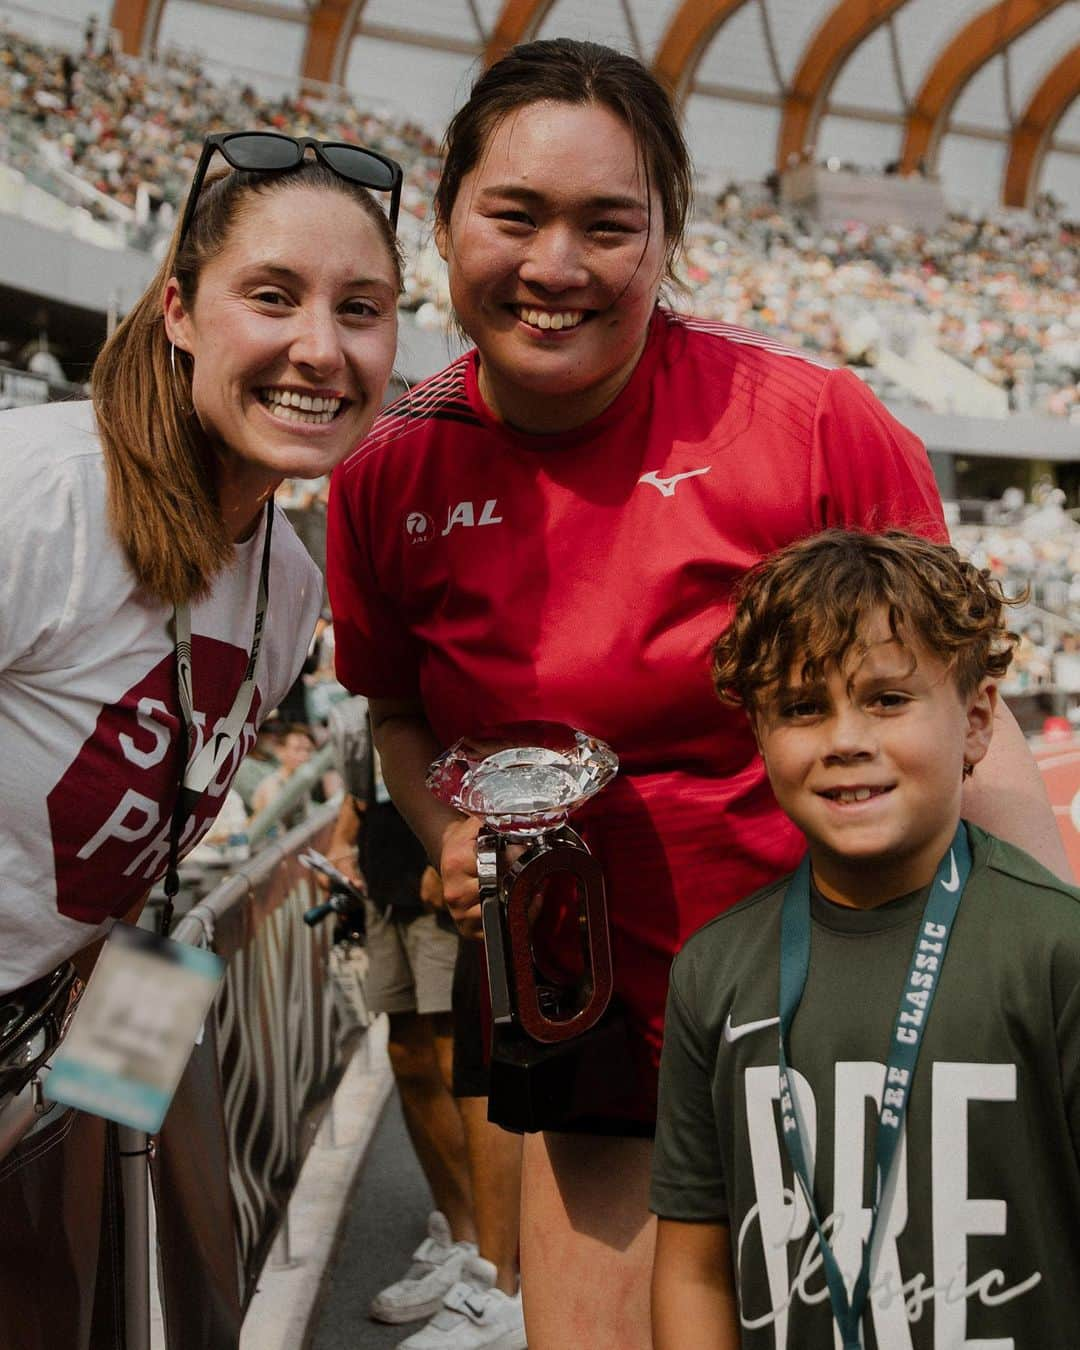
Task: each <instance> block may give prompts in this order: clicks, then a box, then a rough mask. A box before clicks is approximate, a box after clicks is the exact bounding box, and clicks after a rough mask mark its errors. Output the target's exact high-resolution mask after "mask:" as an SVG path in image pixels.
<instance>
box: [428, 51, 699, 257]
mask: <svg viewBox="0 0 1080 1350" xmlns="http://www.w3.org/2000/svg"><path fill="white" fill-rule="evenodd" d="M541 102H547V103H576V104H581V103H597V104H600V105H602V106H604V107H606V108H609V109H610V110H611V111H612V112H613V113H615V115H616V116H617V117H620V118H621V119H622V120H623V121H624V122H625V123H626V125H627V126H628V127H629V128H630V131H631V133H632V134H633V137H634V141H635V142H636V144H637V146H638V149H639V151H640V152H641V157H642V160H643V162H644V166H645V172H646V176H647V183H648V185H649V186H650V187H651V186H655V187H656V190H657V192H658V193H659V196H660V202H661V207H662V210H663V215H664V236H665V241H666V250H665V259H666V266H667V273H668V276H669V278H671V279H674V273H673V265H674V260H675V258H676V256H677V254H678V252H679V250H680V248H681V247H682V244H683V237H684V234H685V231H686V222H687V219H688V217H689V214H690V208H691V206H692V204H693V191H694V186H693V169H692V168H691V164H690V152H689V150H688V149H687V146H686V141H685V140H684V139H683V134H682V130H681V129H680V127H679V120H678V117H677V116H676V114H675V109H674V108H673V107H672V104H671V99H670V97H669V96H668V93H667V90H666V89H665V88H664V86H663V85H662V84H661V83H660V82H659V81H658V80H657V79H656V78H655V76H653V75H652V74H651V73H650V72H649V71H648V70H647V69H646V68H645V67H644V66H643V65H642V64H641V62H640V61H637V60H635V58H634V57H632V56H627V55H626V54H625V53H623V52H618V51H615V50H614V49H613V48H611V47H604V46H601V45H600V44H599V43H596V42H579V41H576V40H575V39H573V38H553V39H551V40H548V41H543V42H525V43H522V44H521V45H520V46H517V47H513V48H511V50H510V51H509V52H508V53H507V54H506V55H505V56H504V57H502V58H501V60H499V61H496V62H495V63H494V65H492V66H489V67H488V69H487V70H485V71H484V72H483V74H482V75H480V76H479V77H478V79H477V80H476V83H475V84H474V85H473V87H472V92H471V94H470V95H469V99H468V102H467V103H465V105H464V106H463V107H461V108H459V109H458V111H457V112H456V113H455V114H454V117H453V119H452V120H451V122H450V125H449V127H447V130H446V137H445V139H444V141H443V155H444V161H443V171H442V176H441V178H440V179H439V185H438V187H437V188H436V190H435V218H436V220H437V221H438V222H439V224H440V225H442V226H443V227H444V228H447V227H449V224H450V213H451V211H452V210H453V208H454V202H455V201H456V199H457V195H458V191H459V189H460V187H461V183H462V180H463V179H464V177H465V175H466V174H468V173H470V172H471V171H472V170H473V169H474V168H475V167H476V165H477V163H478V162H479V160H480V157H481V156H482V154H483V152H484V147H485V146H486V145H487V142H488V138H489V137H490V136H491V134H492V132H493V131H494V130H495V128H496V127H497V126H498V125H499V123H500V122H501V121H502V120H503V119H504V118H505V117H507V116H508V115H509V114H510V113H512V112H514V111H515V110H516V109H518V108H524V107H527V106H529V105H530V104H532V103H541Z"/></svg>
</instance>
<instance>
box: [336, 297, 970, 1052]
mask: <svg viewBox="0 0 1080 1350" xmlns="http://www.w3.org/2000/svg"><path fill="white" fill-rule="evenodd" d="M830 525H854V526H863V527H868V528H875V529H877V528H885V527H888V526H897V525H902V526H906V527H908V528H911V529H914V530H917V531H919V532H921V533H924V534H927V535H929V536H931V537H933V538H936V539H944V538H945V537H946V532H945V527H944V523H943V519H942V514H941V506H940V502H939V499H938V494H937V490H936V487H935V485H934V479H933V476H932V474H931V471H930V465H929V462H928V461H927V457H926V453H925V451H924V449H923V447H922V445H921V443H920V442H919V441H918V440H917V439H916V437H915V436H913V435H912V434H911V433H910V432H908V431H907V430H905V428H904V427H902V426H901V425H900V424H899V423H898V422H896V421H895V420H894V419H893V418H892V417H891V416H890V414H889V413H888V412H886V410H885V409H884V408H883V407H882V406H881V404H880V403H878V402H877V400H876V399H875V398H874V397H873V396H872V395H871V394H870V393H869V392H868V391H867V390H866V389H865V388H864V386H863V385H862V384H861V383H860V382H859V380H858V379H857V378H856V377H855V376H854V375H852V374H851V373H850V372H848V371H844V370H834V369H831V368H828V367H825V366H822V365H820V364H818V363H817V362H815V361H812V360H809V359H807V358H806V357H804V356H802V355H801V354H799V353H798V352H795V351H792V350H789V349H787V348H784V347H781V346H779V345H778V344H776V343H774V342H772V341H771V340H769V339H768V338H765V337H763V336H762V335H761V334H758V333H753V332H750V331H748V330H745V329H738V328H730V327H727V326H725V325H722V324H715V323H707V322H703V321H700V320H697V319H693V318H685V317H677V316H675V315H673V314H671V313H670V312H668V311H665V310H661V309H658V310H657V312H656V314H655V316H654V318H653V320H652V324H651V328H650V333H649V339H648V343H647V345H646V348H645V352H644V354H643V355H642V358H641V361H640V362H639V364H638V367H637V369H636V370H635V372H634V374H633V376H632V377H631V379H630V381H629V383H628V384H627V385H626V387H625V388H624V389H623V390H622V392H621V393H620V394H619V396H618V398H617V399H616V400H615V402H614V403H613V404H611V406H610V407H608V408H607V409H606V410H605V411H604V412H603V413H601V415H600V416H599V417H597V418H595V419H594V420H593V421H591V422H589V423H588V424H587V425H585V426H583V427H579V428H577V429H575V430H574V431H571V432H566V433H562V434H558V435H551V436H530V435H523V434H521V433H519V432H516V431H513V430H512V429H510V428H508V427H507V426H506V425H505V424H503V423H500V422H498V421H496V420H495V418H494V417H493V416H492V415H491V413H490V411H489V410H488V409H487V407H486V405H485V404H484V401H483V399H482V398H481V395H480V392H479V389H478V387H477V354H476V353H475V352H470V353H467V354H466V355H464V356H463V357H461V358H460V359H459V360H457V361H455V362H454V363H453V364H452V365H450V366H449V367H447V369H446V370H444V371H442V372H441V373H440V374H438V375H435V376H433V377H432V378H431V379H430V380H427V381H426V382H425V383H423V384H421V385H419V386H418V387H416V388H414V389H413V390H411V391H410V392H409V393H408V394H406V395H405V396H404V397H403V398H401V399H399V400H398V401H397V402H396V403H395V404H393V405H392V406H391V407H390V408H388V409H387V410H386V412H385V413H384V414H383V415H382V416H381V417H380V418H379V420H378V421H377V422H376V424H375V426H374V428H373V430H372V432H371V434H370V435H369V436H368V438H367V440H366V441H365V442H364V443H363V444H362V445H361V446H360V447H359V448H358V449H357V450H356V451H355V452H354V454H353V455H352V456H351V457H350V458H349V459H348V460H346V461H345V463H343V464H342V465H341V466H340V467H339V469H338V470H337V471H336V473H335V475H334V481H333V486H332V491H331V499H330V528H329V539H328V546H327V564H328V581H329V587H330V596H331V600H332V604H333V611H334V631H335V637H336V643H337V663H338V673H339V676H340V678H341V680H342V681H343V683H344V684H346V685H347V686H348V687H349V688H350V689H353V690H356V691H358V692H361V693H364V694H367V695H369V696H371V697H386V698H396V697H412V696H419V697H420V699H421V700H422V702H423V706H424V708H425V709H426V711H427V715H428V718H429V720H430V722H431V725H432V727H433V729H434V731H435V735H436V736H437V737H438V739H439V740H440V741H441V742H442V743H443V744H447V745H448V744H450V743H451V742H452V741H454V740H455V739H456V738H457V737H458V736H461V735H464V734H466V733H475V732H477V731H479V730H482V729H483V728H484V727H490V726H493V725H495V724H497V723H499V722H510V721H520V720H524V719H534V718H542V719H551V720H554V721H560V722H568V723H570V724H571V725H574V726H578V727H581V728H583V729H584V730H586V731H589V732H591V733H593V734H595V735H597V736H600V737H602V738H603V739H604V740H606V741H608V742H610V744H611V745H612V746H613V748H614V749H615V751H616V752H617V753H618V755H619V760H620V772H619V776H618V777H617V779H616V780H615V782H614V783H613V784H612V785H611V786H610V787H608V788H607V789H605V791H604V792H603V793H601V794H600V796H599V797H598V798H596V799H595V800H594V802H592V803H591V804H590V805H589V807H588V808H587V809H586V810H585V811H583V812H582V813H581V814H580V815H578V816H577V817H575V824H576V825H578V827H579V828H581V830H582V833H583V835H584V837H585V838H586V840H587V841H588V843H589V845H590V847H591V848H592V850H593V852H594V853H595V854H596V855H597V856H598V857H599V859H600V862H601V864H602V866H603V869H604V874H605V877H606V880H607V888H608V904H609V908H610V912H611V917H612V928H613V933H614V940H615V964H616V984H617V989H618V991H619V992H620V993H621V995H622V997H623V1000H624V1002H625V1003H626V1005H627V1006H628V1008H629V1011H630V1014H631V1018H632V1020H633V1023H634V1025H635V1027H636V1028H637V1030H638V1031H640V1032H641V1033H642V1034H643V1035H644V1036H645V1039H646V1041H647V1043H648V1046H649V1050H650V1058H651V1059H653V1060H654V1061H655V1060H656V1058H657V1057H658V1053H659V1045H660V1033H661V1029H662V1023H663V1011H664V999H665V993H666V989H667V977H668V968H669V966H670V963H671V959H672V956H673V955H674V953H675V952H676V951H677V950H678V949H679V947H680V946H681V944H682V942H683V941H684V939H685V938H686V937H688V936H689V934H690V933H692V932H694V930H695V929H697V928H699V927H700V926H701V924H703V923H704V922H705V921H706V920H707V919H709V918H711V917H712V916H713V915H715V914H717V913H719V912H720V911H721V910H723V909H725V908H727V907H728V906H729V905H731V904H733V903H734V902H735V901H736V900H739V899H741V898H742V897H743V896H745V895H747V894H749V893H750V892H751V891H753V890H754V889H756V888H757V887H758V886H761V885H763V884H764V883H766V882H767V881H769V880H772V879H774V878H775V877H777V876H779V875H782V874H783V873H784V872H785V871H788V870H790V869H791V868H792V867H793V866H794V864H795V862H796V860H797V859H798V857H799V855H800V853H801V851H802V844H801V842H800V840H801V836H800V835H799V834H798V833H797V831H796V830H795V828H794V826H793V825H791V824H790V822H789V821H788V820H787V819H786V817H784V816H783V815H782V814H781V813H780V811H779V809H778V808H777V806H776V804H775V802H774V801H773V798H772V794H771V792H770V790H769V786H768V783H767V781H766V778H765V771H764V766H763V765H762V762H761V759H760V757H759V756H758V755H757V753H756V750H755V747H754V742H753V738H752V736H751V733H750V729H749V725H748V723H747V720H746V718H745V716H744V714H743V713H742V712H740V711H738V710H733V709H731V708H727V707H725V706H723V705H722V704H720V703H719V702H718V701H717V699H716V697H715V696H714V694H713V691H712V687H711V684H710V679H709V657H710V649H711V646H712V643H713V641H714V640H715V638H716V636H717V634H718V633H719V632H720V631H721V630H722V629H723V628H724V627H725V625H726V624H727V623H728V621H729V619H730V612H731V606H730V600H729V597H730V594H731V589H732V585H733V583H734V582H735V581H736V580H737V578H738V577H739V576H741V574H742V573H743V572H744V571H745V570H746V569H747V568H748V567H749V566H751V565H752V564H753V563H754V562H756V561H757V560H758V559H759V558H761V557H762V556H763V555H765V554H768V553H771V552H773V551H774V550H776V549H778V548H780V547H781V546H783V545H785V544H787V543H790V542H791V541H792V540H795V539H798V538H800V537H802V536H805V535H809V534H813V533H815V532H816V531H818V530H820V529H823V528H825V527H826V526H830Z"/></svg>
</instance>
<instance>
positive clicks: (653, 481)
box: [638, 464, 712, 497]
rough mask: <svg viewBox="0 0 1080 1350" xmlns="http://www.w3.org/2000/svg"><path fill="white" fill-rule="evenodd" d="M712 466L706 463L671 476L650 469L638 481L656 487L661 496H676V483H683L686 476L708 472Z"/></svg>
mask: <svg viewBox="0 0 1080 1350" xmlns="http://www.w3.org/2000/svg"><path fill="white" fill-rule="evenodd" d="M711 468H712V465H711V464H706V465H705V467H704V468H703V469H687V471H686V472H685V473H673V474H672V475H671V477H670V478H661V477H660V475H659V474H658V473H657V472H656V470H655V469H650V470H649V472H648V473H643V474H642V475H641V477H640V478H639V479H638V482H639V483H648V484H649V486H650V487H654V488H656V490H657V492H659V493H660V495H661V497H674V496H675V487H676V484H678V483H681V482H682V480H683V479H684V478H697V477H698V476H699V475H700V474H703V473H708V472H709V470H710V469H711Z"/></svg>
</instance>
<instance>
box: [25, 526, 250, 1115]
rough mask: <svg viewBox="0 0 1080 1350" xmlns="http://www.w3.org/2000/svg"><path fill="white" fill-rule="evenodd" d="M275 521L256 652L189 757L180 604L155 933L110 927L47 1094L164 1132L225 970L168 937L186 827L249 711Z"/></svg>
mask: <svg viewBox="0 0 1080 1350" xmlns="http://www.w3.org/2000/svg"><path fill="white" fill-rule="evenodd" d="M272 522H273V503H272V502H268V503H267V510H266V532H265V536H264V542H263V554H262V565H261V569H260V574H259V593H258V601H257V604H256V609H255V623H254V630H253V633H252V639H251V654H250V656H249V658H248V663H247V667H246V669H245V672H244V678H243V680H242V681H241V684H240V687H239V689H238V690H237V692H236V696H235V698H234V700H233V705H232V707H231V709H230V710H229V712H228V713H227V715H226V717H225V719H224V721H223V722H221V723H220V724H219V725H218V726H217V728H216V729H215V731H214V732H213V734H212V735H208V736H207V738H206V742H205V743H204V745H203V746H202V747H201V749H200V750H199V753H198V754H197V755H196V756H195V758H194V759H193V760H191V761H190V762H189V760H188V744H189V736H190V729H191V728H192V727H193V726H194V725H195V708H194V702H193V698H192V670H191V613H190V610H189V608H188V606H187V605H178V606H177V607H176V610H175V618H174V622H175V632H176V681H177V689H178V696H179V703H180V737H179V746H178V753H177V765H178V769H177V785H176V802H175V805H174V807H173V813H172V821H171V825H170V830H169V857H168V863H167V866H166V872H165V883H164V884H165V904H164V906H163V908H162V914H161V923H160V928H159V932H158V933H157V934H154V933H151V932H148V931H147V930H146V929H143V928H134V927H132V926H130V925H128V924H116V925H115V926H114V927H113V929H112V932H111V933H110V934H109V937H108V940H107V941H106V943H105V944H104V946H103V948H102V950H101V954H100V956H99V957H98V960H97V963H96V965H95V967H94V971H93V974H92V975H91V977H90V979H89V981H88V982H87V985H86V990H85V992H84V994H83V996H82V1000H81V1002H80V1004H79V1007H78V1010H77V1012H76V1014H75V1016H74V1017H73V1018H72V1021H71V1026H70V1028H69V1030H68V1033H67V1035H66V1037H65V1038H64V1041H63V1043H62V1044H61V1046H60V1049H59V1051H58V1052H57V1054H56V1057H55V1058H54V1060H53V1063H52V1071H51V1072H50V1074H49V1076H48V1079H47V1080H46V1084H45V1095H46V1096H47V1097H49V1098H51V1099H52V1100H53V1101H57V1102H62V1103H64V1104H65V1105H67V1106H74V1107H78V1108H79V1109H81V1110H84V1111H89V1112H91V1113H92V1114H94V1115H100V1116H105V1117H106V1118H108V1119H110V1120H115V1121H118V1122H119V1123H120V1124H122V1125H128V1126H131V1127H132V1128H133V1129H136V1130H143V1131H145V1132H146V1133H147V1134H155V1133H156V1132H157V1131H158V1130H159V1129H160V1128H161V1124H162V1121H163V1120H164V1119H165V1113H166V1111H167V1110H168V1108H169V1103H170V1102H171V1101H172V1098H173V1093H174V1092H175V1091H176V1087H177V1084H178V1083H179V1081H180V1077H181V1075H182V1074H183V1072H184V1068H185V1066H186V1065H187V1062H188V1059H189V1058H190V1056H191V1051H192V1049H193V1047H194V1046H195V1044H196V1042H197V1040H198V1038H199V1035H200V1029H201V1027H202V1025H203V1021H204V1019H205V1017H206V1014H207V1012H208V1011H209V1009H210V1005H211V1003H212V1002H213V1000H214V995H215V994H216V993H217V989H218V985H219V984H220V982H221V976H222V974H223V972H224V969H225V967H224V962H223V961H222V960H221V958H220V957H219V956H217V955H215V953H213V952H211V951H207V950H205V949H204V948H201V947H192V946H189V945H187V944H186V943H181V942H172V941H170V940H169V938H168V932H169V928H170V926H171V923H172V912H173V900H174V897H175V896H176V893H177V891H178V890H179V887H180V878H179V873H178V865H179V858H180V841H181V838H182V835H183V830H184V826H185V824H186V822H187V820H188V818H189V817H190V815H191V813H192V811H193V810H194V809H195V807H196V806H197V805H198V802H199V800H200V798H201V797H202V794H203V793H204V792H205V791H206V789H207V788H208V787H209V786H210V784H211V783H213V782H214V780H215V779H216V777H217V776H218V774H219V773H220V772H221V769H222V768H223V766H224V765H225V763H226V761H227V760H228V759H229V757H230V756H231V755H232V753H233V750H234V748H235V746H236V743H237V741H238V739H239V737H240V734H241V732H242V730H243V726H244V723H245V721H246V720H247V716H248V713H249V712H250V711H251V703H252V699H253V697H254V694H255V672H256V667H257V665H258V659H259V648H260V646H261V642H262V628H263V621H264V619H265V617H266V607H267V603H268V599H269V577H270V537H271V527H272Z"/></svg>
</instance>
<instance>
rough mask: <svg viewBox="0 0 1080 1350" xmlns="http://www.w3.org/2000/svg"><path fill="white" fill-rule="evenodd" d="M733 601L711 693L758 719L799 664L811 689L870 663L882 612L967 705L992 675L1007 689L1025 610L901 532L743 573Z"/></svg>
mask: <svg viewBox="0 0 1080 1350" xmlns="http://www.w3.org/2000/svg"><path fill="white" fill-rule="evenodd" d="M734 599H735V613H734V617H733V619H732V622H731V626H730V627H729V628H727V629H726V630H725V631H724V632H723V633H721V635H720V637H719V638H717V640H716V644H715V646H714V647H713V667H712V674H713V685H714V687H715V689H716V692H717V694H718V696H719V697H720V699H721V700H722V701H723V702H725V703H730V704H735V705H741V706H743V707H745V708H746V709H747V710H748V711H750V712H751V713H752V712H754V711H755V709H756V708H757V707H758V706H759V705H760V703H761V700H762V695H763V694H764V693H765V691H767V690H772V689H774V688H776V687H778V686H779V685H781V684H782V683H783V682H786V681H787V679H788V678H789V676H790V675H791V673H792V671H793V670H794V668H795V667H796V664H797V663H799V662H801V666H800V667H799V669H800V674H801V679H802V681H803V682H804V683H806V684H812V683H816V682H818V681H819V680H821V679H823V678H824V675H825V668H826V666H828V665H830V664H832V663H838V664H843V663H844V661H845V660H846V658H848V657H849V656H854V657H856V658H859V657H862V656H864V655H865V654H866V652H867V651H868V649H869V643H868V642H867V640H866V637H865V634H866V631H867V627H868V624H869V621H870V619H871V618H872V616H873V615H874V614H875V613H876V612H878V611H880V610H884V611H885V612H886V614H887V615H888V621H889V630H890V632H891V633H892V636H893V638H894V639H895V640H896V641H897V642H898V643H900V645H901V646H905V647H908V648H909V650H910V644H911V642H912V641H913V640H915V641H918V642H920V643H922V645H923V646H924V647H926V648H927V649H928V650H929V651H931V652H934V653H936V654H937V655H938V656H939V657H940V658H941V660H942V661H944V662H945V664H946V666H947V667H948V669H949V671H950V673H951V675H952V678H953V680H954V682H955V684H956V687H957V690H958V691H959V693H960V695H961V697H967V695H968V694H970V693H972V692H974V690H975V689H977V688H978V686H979V684H980V683H981V681H982V680H983V679H985V678H986V677H987V676H989V677H991V678H993V679H1000V678H1001V676H1002V675H1004V674H1005V671H1006V670H1007V669H1008V666H1009V662H1010V661H1011V660H1012V649H1013V646H1014V645H1015V643H1016V641H1017V638H1016V637H1015V635H1014V634H1012V633H1010V632H1008V631H1007V629H1006V627H1005V606H1007V605H1013V604H1017V603H1020V601H1018V600H1011V599H1009V598H1008V597H1007V596H1006V595H1005V594H1004V593H1003V591H1002V589H1001V586H1000V584H999V583H998V582H997V581H995V580H994V578H993V577H991V576H990V574H989V572H988V571H986V570H985V569H984V570H982V571H980V570H979V569H978V568H977V567H975V566H974V565H973V564H972V563H969V562H967V561H965V560H964V559H963V558H961V556H960V554H959V553H957V551H956V549H954V548H952V547H951V546H949V545H947V544H934V543H931V542H930V541H929V540H928V539H922V538H920V537H919V536H918V535H914V534H909V533H908V532H907V531H905V530H887V531H885V532H883V533H881V534H868V533H865V532H863V531H858V530H825V531H824V532H823V533H821V534H817V535H814V536H813V537H812V538H809V539H802V540H799V541H798V542H797V543H794V544H789V545H788V547H787V548H784V549H781V550H780V552H778V553H775V554H773V555H772V556H771V557H768V558H765V559H763V560H762V561H761V562H760V563H758V564H757V565H756V566H755V567H753V568H752V569H751V570H750V571H749V572H747V574H746V575H745V576H744V577H743V579H742V581H741V582H740V583H739V585H738V587H737V588H736V592H735V597H734ZM912 659H913V661H914V656H913V657H912Z"/></svg>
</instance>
